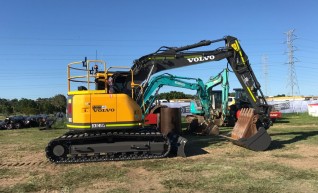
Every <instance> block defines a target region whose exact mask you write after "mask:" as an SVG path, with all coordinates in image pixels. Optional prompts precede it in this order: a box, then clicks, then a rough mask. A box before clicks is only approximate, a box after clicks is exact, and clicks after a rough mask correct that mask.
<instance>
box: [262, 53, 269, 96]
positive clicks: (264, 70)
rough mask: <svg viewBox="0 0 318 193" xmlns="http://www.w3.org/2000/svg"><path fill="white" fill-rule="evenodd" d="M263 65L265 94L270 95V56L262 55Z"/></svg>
mask: <svg viewBox="0 0 318 193" xmlns="http://www.w3.org/2000/svg"><path fill="white" fill-rule="evenodd" d="M262 67H263V75H264V87H265V96H268V57H267V55H266V54H264V55H263V56H262Z"/></svg>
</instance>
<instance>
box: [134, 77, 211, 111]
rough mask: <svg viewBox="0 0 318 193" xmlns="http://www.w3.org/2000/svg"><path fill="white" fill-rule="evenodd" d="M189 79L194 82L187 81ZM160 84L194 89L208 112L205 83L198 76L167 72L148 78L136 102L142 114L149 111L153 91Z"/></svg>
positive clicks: (160, 85) (153, 98) (159, 86)
mask: <svg viewBox="0 0 318 193" xmlns="http://www.w3.org/2000/svg"><path fill="white" fill-rule="evenodd" d="M189 80H191V81H193V80H194V81H195V82H188V81H189ZM162 86H172V87H179V88H185V89H190V90H196V91H197V93H198V96H199V98H200V100H201V101H204V102H203V103H202V104H203V106H204V109H205V111H206V112H208V109H209V106H208V101H207V100H208V97H207V95H206V92H205V85H204V83H203V81H202V80H201V79H199V78H189V77H181V76H174V75H171V74H168V73H165V74H162V75H159V76H155V77H153V78H151V79H150V81H149V83H148V86H147V87H146V89H145V90H144V92H143V96H142V97H141V99H140V100H138V101H137V103H138V104H139V105H140V106H141V107H142V109H143V110H144V113H143V114H144V115H146V114H148V113H149V111H150V107H151V104H152V103H153V102H154V100H155V97H154V94H153V93H154V92H155V90H157V91H158V90H159V89H160V88H161V87H162Z"/></svg>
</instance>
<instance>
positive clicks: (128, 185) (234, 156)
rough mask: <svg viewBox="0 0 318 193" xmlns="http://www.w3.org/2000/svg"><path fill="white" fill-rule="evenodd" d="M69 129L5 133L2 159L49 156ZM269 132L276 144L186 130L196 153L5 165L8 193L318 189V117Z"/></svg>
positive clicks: (0, 187) (1, 173)
mask: <svg viewBox="0 0 318 193" xmlns="http://www.w3.org/2000/svg"><path fill="white" fill-rule="evenodd" d="M222 131H223V132H228V131H230V128H222ZM65 132H66V129H53V130H47V131H39V130H38V129H37V128H32V129H20V130H10V131H0V146H1V149H0V151H1V157H0V162H5V161H6V160H14V159H16V160H17V161H21V160H24V159H25V157H30V155H32V154H34V155H37V156H41V155H43V158H42V157H40V158H39V157H36V158H35V159H42V160H46V158H45V157H44V156H45V155H44V148H45V146H46V144H47V143H48V142H49V141H50V140H51V139H52V138H54V137H57V136H59V135H61V134H63V133H65ZM268 132H269V134H270V135H271V137H272V145H271V147H270V149H269V150H268V151H265V152H253V151H250V150H247V149H244V148H240V147H237V146H234V145H233V144H231V143H230V142H228V141H227V140H224V139H223V138H220V137H213V136H186V138H187V139H188V140H189V142H188V144H187V145H188V147H189V148H191V150H192V153H193V154H191V155H190V156H189V157H188V158H166V159H158V160H136V161H121V162H103V163H87V164H66V165H55V164H50V163H48V164H44V165H41V166H26V167H24V166H21V167H0V192H51V191H56V192H109V193H117V192H243V193H244V192H264V193H265V192H270V193H272V192H295V193H296V192H297V193H298V192H306V193H307V192H318V180H317V179H318V168H315V166H317V162H318V156H317V152H311V150H314V151H317V150H318V118H314V117H309V116H308V115H306V114H291V115H284V119H282V120H278V122H277V123H275V124H274V126H272V127H271V128H270V129H269V130H268ZM306 150H307V151H306ZM311 164H312V166H311ZM315 164H316V165H315ZM1 182H2V183H3V184H1Z"/></svg>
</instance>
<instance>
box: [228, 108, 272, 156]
mask: <svg viewBox="0 0 318 193" xmlns="http://www.w3.org/2000/svg"><path fill="white" fill-rule="evenodd" d="M257 120H258V115H255V110H254V109H252V108H243V109H241V113H240V116H239V118H238V120H237V122H236V124H235V126H234V128H233V130H232V132H231V137H227V138H228V139H230V140H231V141H232V143H234V144H236V145H239V146H242V147H245V148H247V149H250V150H253V151H264V150H266V149H267V148H268V147H269V145H270V144H271V137H270V136H269V135H268V133H267V131H266V130H265V129H264V128H263V127H260V128H258V129H257V128H256V122H257Z"/></svg>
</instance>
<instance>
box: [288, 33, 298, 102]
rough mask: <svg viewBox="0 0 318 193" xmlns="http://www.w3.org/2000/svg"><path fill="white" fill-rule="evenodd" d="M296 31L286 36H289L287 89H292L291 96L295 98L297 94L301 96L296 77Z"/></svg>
mask: <svg viewBox="0 0 318 193" xmlns="http://www.w3.org/2000/svg"><path fill="white" fill-rule="evenodd" d="M294 32H295V29H292V30H289V31H288V32H286V33H285V34H286V35H287V41H286V44H287V51H288V62H287V64H288V83H287V87H289V88H290V92H291V96H294V95H295V93H298V94H299V86H298V81H297V76H296V70H295V62H297V61H295V56H294V52H295V51H296V48H295V46H294V40H295V39H296V35H295V34H294ZM296 89H297V91H296Z"/></svg>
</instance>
